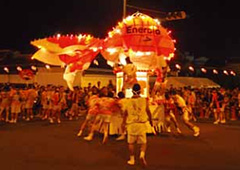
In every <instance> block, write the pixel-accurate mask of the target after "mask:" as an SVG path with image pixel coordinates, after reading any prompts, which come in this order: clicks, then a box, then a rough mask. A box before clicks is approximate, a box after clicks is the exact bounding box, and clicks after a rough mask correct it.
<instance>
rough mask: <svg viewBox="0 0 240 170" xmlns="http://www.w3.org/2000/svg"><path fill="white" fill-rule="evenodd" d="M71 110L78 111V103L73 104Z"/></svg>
mask: <svg viewBox="0 0 240 170" xmlns="http://www.w3.org/2000/svg"><path fill="white" fill-rule="evenodd" d="M71 112H78V104H77V103H73V104H72V107H71Z"/></svg>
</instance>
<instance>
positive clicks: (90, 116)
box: [86, 114, 96, 121]
mask: <svg viewBox="0 0 240 170" xmlns="http://www.w3.org/2000/svg"><path fill="white" fill-rule="evenodd" d="M95 117H96V115H93V114H87V116H86V120H89V121H93V120H94V119H95Z"/></svg>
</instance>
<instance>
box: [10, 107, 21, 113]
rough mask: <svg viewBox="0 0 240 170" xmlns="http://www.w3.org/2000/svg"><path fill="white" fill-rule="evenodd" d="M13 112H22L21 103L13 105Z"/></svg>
mask: <svg viewBox="0 0 240 170" xmlns="http://www.w3.org/2000/svg"><path fill="white" fill-rule="evenodd" d="M11 112H12V113H20V112H21V106H20V105H18V106H15V105H13V106H11Z"/></svg>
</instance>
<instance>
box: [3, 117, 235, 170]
mask: <svg viewBox="0 0 240 170" xmlns="http://www.w3.org/2000/svg"><path fill="white" fill-rule="evenodd" d="M82 120H83V118H81V119H80V120H74V121H68V120H65V121H62V123H61V124H49V123H48V122H44V121H38V120H36V121H33V122H19V123H18V124H5V123H0V169H1V170H13V169H14V170H61V169H64V170H78V169H79V170H89V169H103V170H115V169H116V170H118V169H119V170H123V169H130V170H131V169H142V168H141V166H140V165H139V163H138V160H137V164H136V165H135V166H132V167H131V166H128V165H127V164H126V161H127V160H128V151H127V143H126V141H121V142H120V141H115V139H116V136H111V137H110V138H109V140H108V142H107V143H106V144H105V145H102V144H101V140H102V136H101V134H96V135H95V138H94V140H93V141H91V142H87V141H84V140H83V138H78V137H76V134H77V131H78V127H79V124H80V123H81V122H82ZM197 125H199V126H200V128H201V135H200V136H199V137H197V138H196V137H193V136H192V132H191V131H189V130H188V129H186V128H185V127H184V126H183V124H181V128H182V131H183V135H181V136H179V135H177V134H161V135H158V136H153V135H148V149H147V155H146V158H147V162H148V167H147V168H146V169H151V170H159V169H164V170H173V169H177V170H178V169H179V170H185V169H193V170H199V169H204V170H214V169H216V170H229V169H236V170H239V169H240V121H235V122H230V123H227V124H225V125H213V124H212V122H211V121H203V120H200V121H199V122H197ZM137 154H138V153H137Z"/></svg>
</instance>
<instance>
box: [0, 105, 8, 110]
mask: <svg viewBox="0 0 240 170" xmlns="http://www.w3.org/2000/svg"><path fill="white" fill-rule="evenodd" d="M3 110H6V111H9V106H0V111H3Z"/></svg>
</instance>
